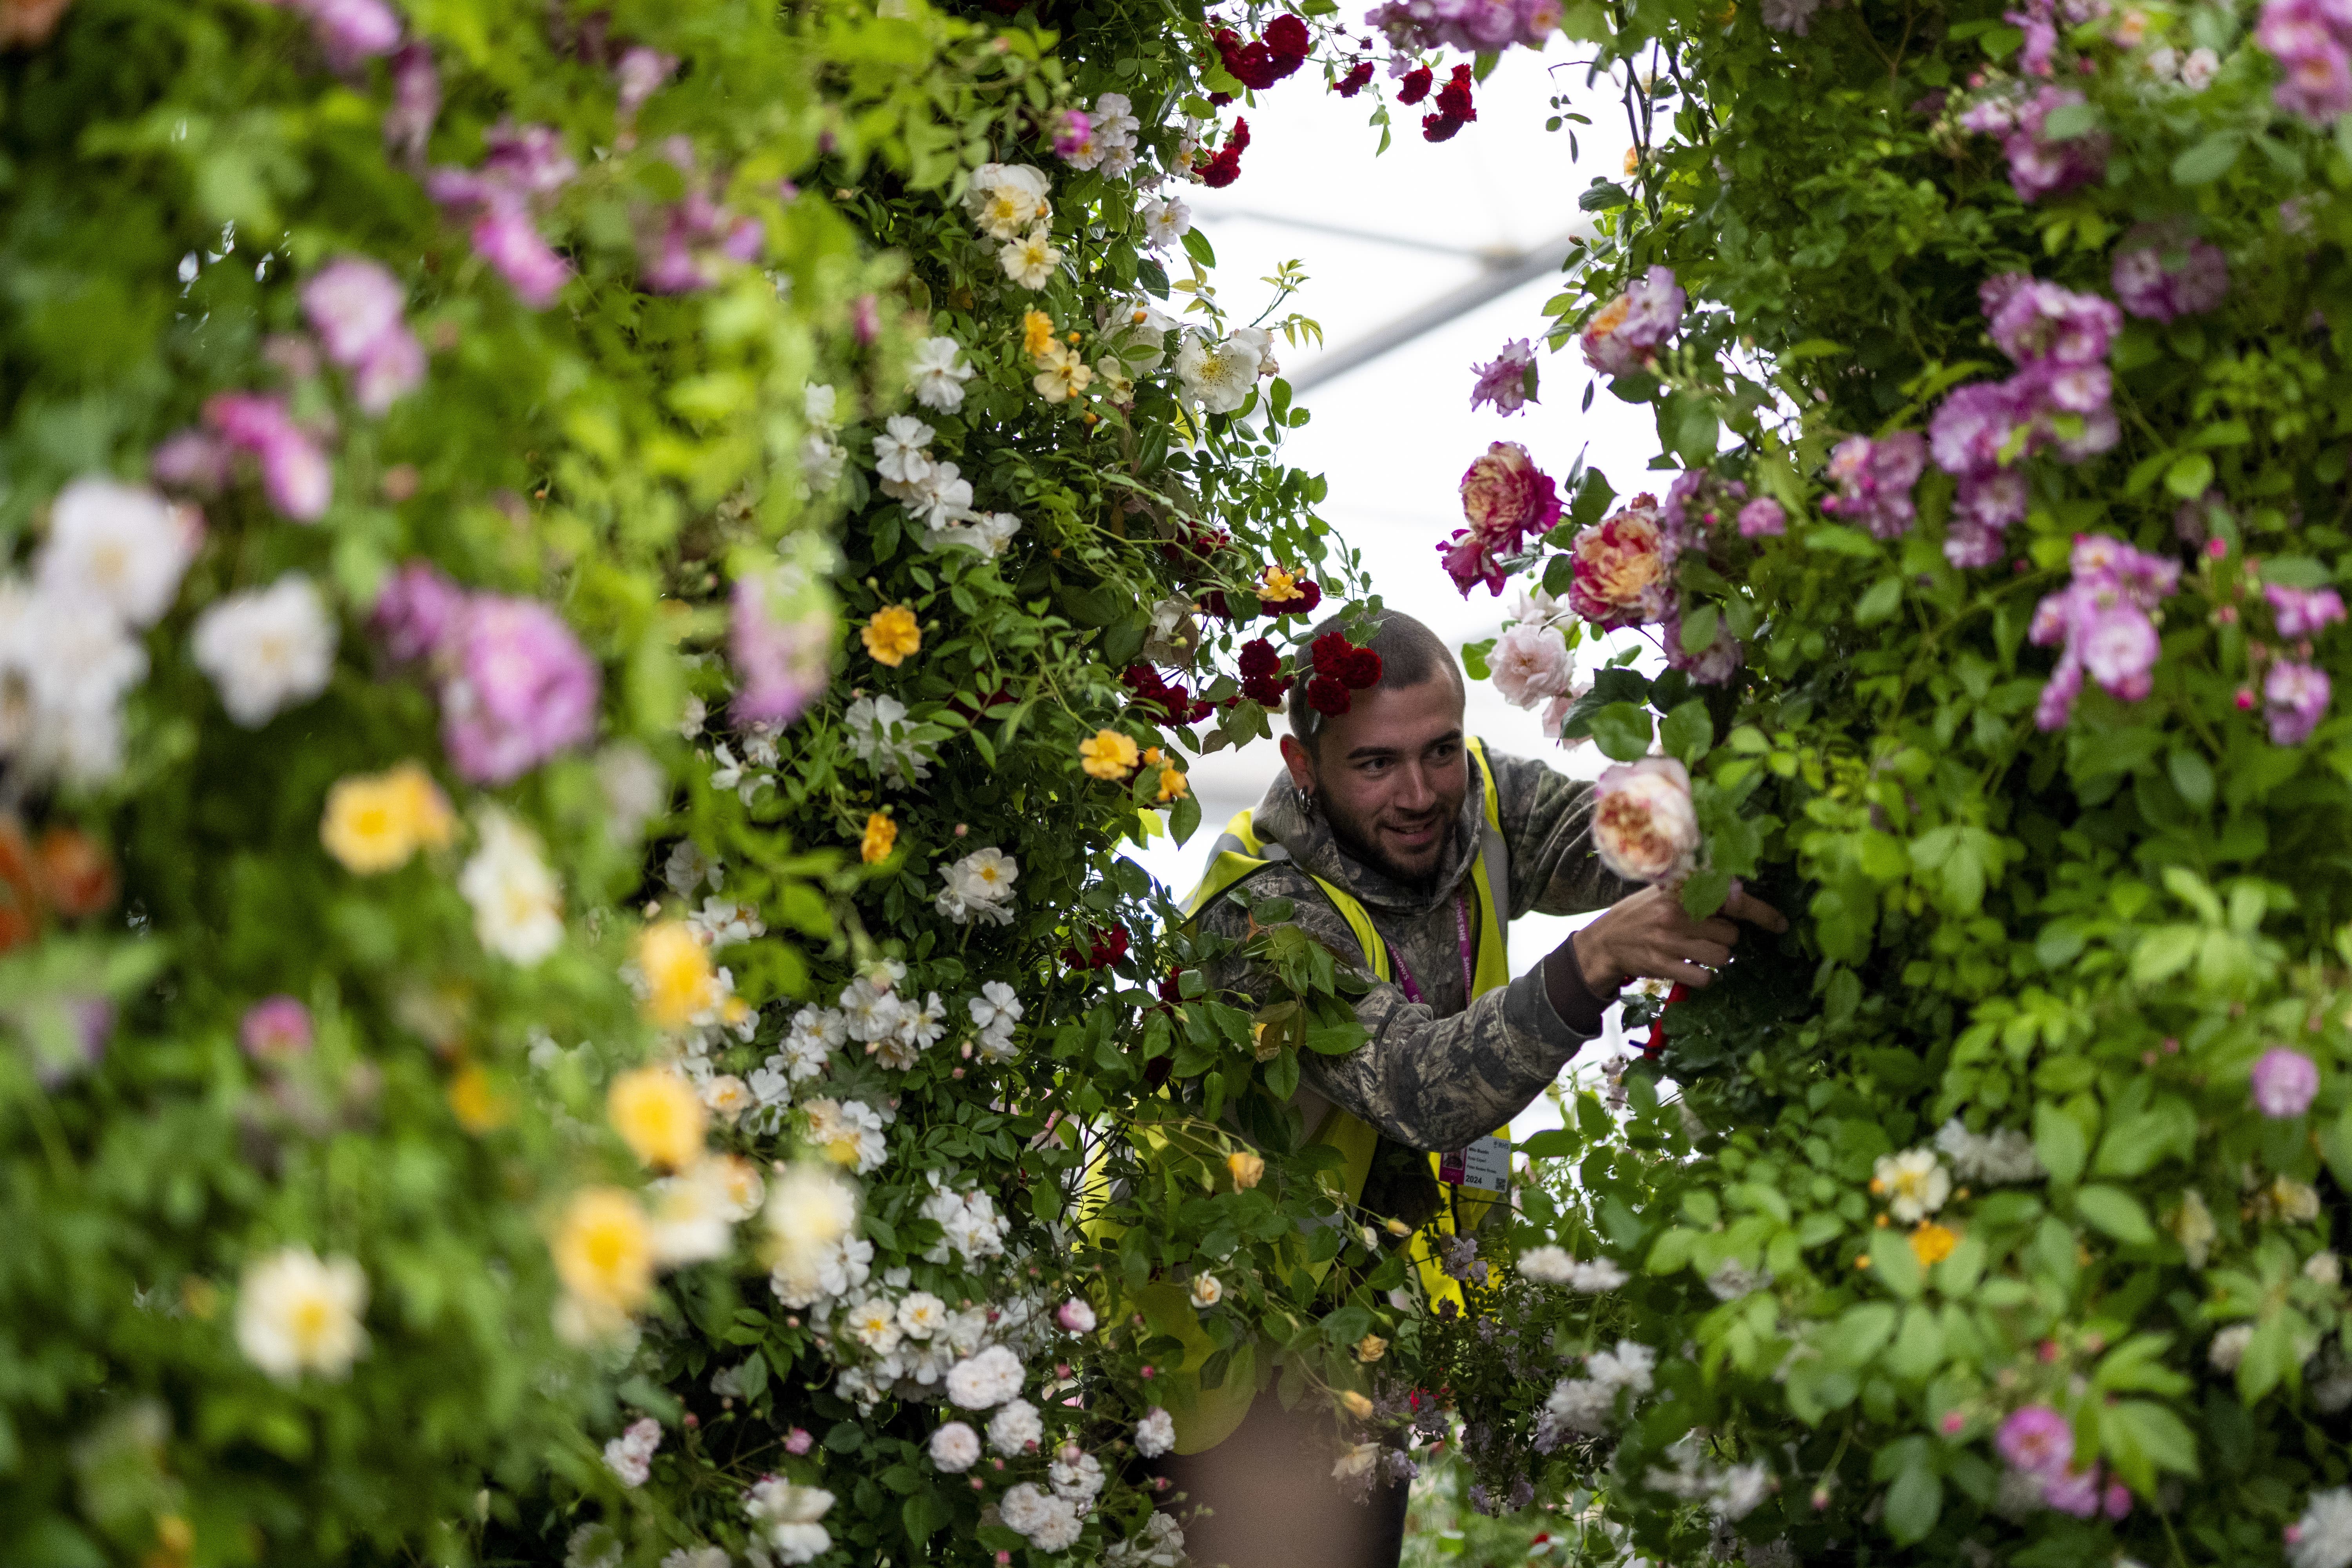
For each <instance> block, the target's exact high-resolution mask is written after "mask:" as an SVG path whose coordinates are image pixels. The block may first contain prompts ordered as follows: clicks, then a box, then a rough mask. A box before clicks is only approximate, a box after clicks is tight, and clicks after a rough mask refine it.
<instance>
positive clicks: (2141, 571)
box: [2029, 533, 2180, 730]
mask: <svg viewBox="0 0 2352 1568" xmlns="http://www.w3.org/2000/svg"><path fill="white" fill-rule="evenodd" d="M2071 565H2072V567H2073V571H2074V581H2073V582H2072V583H2070V584H2067V586H2065V587H2064V588H2062V589H2060V590H2059V591H2058V592H2057V593H2055V594H2052V595H2049V596H2048V597H2046V598H2044V599H2043V600H2042V603H2041V604H2040V605H2036V606H2035V607H2034V611H2033V626H2032V630H2031V632H2030V634H2029V635H2030V636H2031V637H2032V639H2033V641H2034V643H2035V645H2036V646H2038V647H2053V646H2059V645H2063V650H2064V651H2063V652H2062V653H2061V654H2060V655H2059V658H2058V668H2056V669H2054V670H2053V671H2051V673H2050V683H2049V684H2048V685H2047V686H2045V687H2043V688H2042V702H2041V705H2040V706H2039V707H2038V708H2037V709H2035V710H2034V714H2033V721H2034V722H2035V723H2036V724H2037V725H2039V726H2040V727H2041V728H2042V729H2044V730H2057V729H2063V727H2064V726H2065V723H2066V720H2067V718H2068V716H2069V715H2070V714H2072V713H2073V712H2074V699H2075V698H2076V697H2078V696H2080V695H2081V694H2082V690H2083V676H2084V672H2085V671H2087V672H2088V673H2089V674H2090V676H2091V679H2094V680H2096V681H2097V682H2098V683H2099V685H2100V687H2101V688H2102V689H2105V691H2107V692H2109V693H2110V694H2112V695H2114V696H2116V697H2119V698H2122V699H2123V700H2125V701H2126V702H2137V701H2138V700H2140V699H2141V698H2143V697H2146V696H2147V693H2148V689H2149V688H2150V686H2151V685H2152V683H2153V677H2152V672H2153V671H2154V670H2155V668H2156V658H2157V654H2158V650H2159V647H2160V645H2159V643H2158V638H2157V634H2156V622H2155V620H2154V618H2153V616H2151V614H2150V612H2152V611H2153V610H2155V608H2156V607H2157V606H2158V605H2160V604H2161V603H2163V602H2164V601H2165V600H2166V599H2168V598H2170V597H2171V596H2172V594H2173V591H2174V590H2175V589H2176V588H2178V587H2179V585H2180V563H2179V562H2177V561H2167V560H2166V559H2164V558H2163V557H2162V556H2160V555H2147V554H2143V553H2142V552H2139V551H2137V550H2134V549H2133V548H2132V547H2131V546H2130V545H2128V544H2126V543H2124V542H2122V541H2121V540H2118V539H2110V538H2108V537H2107V536H2105V534H2097V533H2078V534H2076V535H2075V536H2074V557H2073V560H2072V563H2071Z"/></svg>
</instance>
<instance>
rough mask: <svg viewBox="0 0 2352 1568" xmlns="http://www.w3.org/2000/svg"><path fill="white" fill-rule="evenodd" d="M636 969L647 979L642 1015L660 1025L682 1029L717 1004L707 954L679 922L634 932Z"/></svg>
mask: <svg viewBox="0 0 2352 1568" xmlns="http://www.w3.org/2000/svg"><path fill="white" fill-rule="evenodd" d="M637 970H638V972H639V973H642V974H643V975H644V976H645V979H646V995H645V1001H644V1003H643V1004H642V1005H643V1007H644V1010H645V1015H646V1017H647V1018H650V1019H651V1020H653V1022H654V1023H655V1024H656V1025H658V1026H660V1027H662V1028H665V1029H683V1028H685V1027H687V1026H688V1025H690V1024H692V1023H693V1022H694V1020H695V1019H696V1018H697V1017H698V1016H701V1015H702V1014H704V1013H707V1012H709V1010H710V1009H711V1008H713V1007H715V1006H717V1005H719V974H718V972H717V971H716V970H714V969H712V968H711V967H710V954H709V952H706V951H704V949H703V946H702V943H701V942H698V941H696V940H695V935H694V932H692V931H688V929H687V927H686V924H685V922H684V921H662V922H661V923H660V924H658V925H650V926H647V927H646V929H645V930H644V931H639V932H638V933H637Z"/></svg>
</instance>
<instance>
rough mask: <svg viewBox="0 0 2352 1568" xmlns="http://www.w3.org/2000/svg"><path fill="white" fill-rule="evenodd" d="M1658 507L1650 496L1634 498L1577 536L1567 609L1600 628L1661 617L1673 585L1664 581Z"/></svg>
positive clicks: (1638, 623)
mask: <svg viewBox="0 0 2352 1568" xmlns="http://www.w3.org/2000/svg"><path fill="white" fill-rule="evenodd" d="M1657 506H1658V503H1657V499H1656V498H1655V497H1654V496H1649V495H1638V496H1635V497H1634V498H1633V501H1632V502H1631V503H1630V504H1629V505H1627V506H1626V508H1625V509H1624V510H1622V511H1620V512H1617V513H1615V514H1613V515H1612V516H1609V517H1605V518H1603V519H1601V521H1599V522H1597V523H1594V524H1593V525H1592V526H1591V527H1590V528H1587V529H1584V530H1582V531H1580V532H1579V533H1578V534H1577V536H1576V542H1575V544H1574V545H1573V546H1572V547H1571V550H1572V553H1573V556H1574V562H1575V570H1576V574H1575V576H1574V578H1573V579H1572V580H1571V581H1570V584H1569V590H1568V605H1569V608H1570V609H1571V610H1574V611H1575V612H1576V613H1577V614H1578V615H1580V616H1583V617H1584V618H1585V619H1586V620H1588V621H1590V622H1591V623H1592V624H1593V625H1594V626H1601V627H1603V628H1608V627H1612V626H1643V625H1647V624H1648V623H1650V622H1653V621H1657V620H1663V619H1664V617H1665V614H1666V608H1667V605H1668V603H1669V598H1670V595H1671V594H1672V592H1673V585H1672V584H1670V583H1669V582H1668V581H1667V579H1666V563H1665V555H1664V546H1665V536H1664V530H1663V529H1662V528H1661V527H1660V525H1659V521H1658V512H1657Z"/></svg>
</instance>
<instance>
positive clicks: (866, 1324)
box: [810, 1268, 990, 1409]
mask: <svg viewBox="0 0 2352 1568" xmlns="http://www.w3.org/2000/svg"><path fill="white" fill-rule="evenodd" d="M908 1278H909V1276H908V1270H906V1269H904V1268H893V1269H890V1270H888V1271H887V1273H885V1274H884V1275H883V1277H882V1285H883V1289H881V1290H879V1291H877V1292H875V1293H873V1294H871V1295H868V1294H866V1293H864V1292H862V1291H859V1292H853V1293H851V1294H850V1295H849V1296H848V1297H846V1298H845V1299H844V1300H842V1301H841V1302H840V1303H839V1304H838V1305H837V1306H836V1304H835V1303H834V1302H831V1301H823V1302H819V1303H818V1305H817V1307H816V1310H814V1312H812V1313H811V1314H810V1317H811V1321H814V1322H815V1323H816V1324H817V1325H818V1326H819V1327H820V1328H824V1329H827V1330H829V1331H831V1332H832V1334H833V1344H832V1353H833V1357H834V1360H835V1363H837V1364H839V1365H841V1366H842V1367H843V1371H842V1373H841V1375H840V1378H839V1379H838V1381H837V1383H836V1384H835V1392H836V1393H838V1394H840V1395H841V1396H842V1397H843V1398H844V1399H847V1400H851V1401H853V1402H855V1403H856V1405H858V1406H859V1407H860V1408H861V1409H870V1408H872V1407H873V1405H876V1404H877V1402H879V1401H880V1400H881V1399H883V1398H884V1397H886V1396H887V1395H891V1394H896V1395H897V1396H898V1397H899V1398H901V1399H936V1398H938V1397H939V1396H940V1392H941V1387H942V1384H944V1382H945V1380H946V1379H947V1376H948V1374H949V1372H950V1369H951V1368H952V1367H954V1366H955V1365H956V1364H957V1363H958V1360H959V1358H961V1357H966V1356H969V1355H971V1352H974V1351H976V1350H978V1349H980V1348H981V1347H982V1345H983V1344H985V1343H986V1342H987V1340H988V1336H989V1330H990V1322H989V1311H988V1309H987V1308H986V1307H966V1308H964V1309H963V1310H961V1311H958V1310H954V1309H952V1308H950V1307H949V1305H948V1304H947V1303H946V1302H945V1301H942V1300H940V1298H939V1297H937V1296H935V1295H933V1294H931V1293H930V1292H929V1291H928V1290H908V1289H907V1286H908ZM893 1292H898V1294H893Z"/></svg>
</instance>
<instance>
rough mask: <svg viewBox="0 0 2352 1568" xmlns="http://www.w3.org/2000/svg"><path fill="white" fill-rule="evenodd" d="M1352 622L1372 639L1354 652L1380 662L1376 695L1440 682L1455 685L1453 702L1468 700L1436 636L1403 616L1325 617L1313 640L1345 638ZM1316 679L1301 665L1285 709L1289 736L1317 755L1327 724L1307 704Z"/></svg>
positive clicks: (1448, 653)
mask: <svg viewBox="0 0 2352 1568" xmlns="http://www.w3.org/2000/svg"><path fill="white" fill-rule="evenodd" d="M1350 622H1354V623H1356V626H1355V629H1356V630H1358V631H1361V630H1363V629H1364V627H1365V626H1366V625H1369V626H1370V633H1371V635H1370V637H1368V638H1367V639H1366V640H1365V641H1363V642H1362V643H1360V644H1359V645H1358V646H1359V647H1369V648H1370V649H1371V650H1372V651H1373V652H1374V653H1376V654H1379V655H1380V656H1381V679H1380V683H1379V686H1378V687H1376V688H1375V689H1391V688H1403V687H1407V686H1419V685H1420V684H1422V682H1423V681H1425V680H1434V679H1438V678H1439V677H1441V676H1442V677H1444V679H1446V680H1448V681H1450V682H1452V683H1453V686H1454V697H1455V699H1456V700H1466V699H1467V697H1468V695H1469V688H1468V686H1467V685H1466V684H1465V682H1464V681H1463V679H1462V666H1461V665H1460V664H1459V663H1457V662H1455V660H1454V650H1453V649H1452V648H1449V647H1446V646H1445V645H1444V643H1443V642H1441V641H1439V640H1438V637H1437V634H1436V633H1435V632H1433V631H1431V630H1430V629H1429V628H1428V627H1427V626H1423V625H1422V624H1421V623H1420V622H1419V621H1416V620H1414V619H1413V618H1412V616H1408V615H1406V614H1405V613H1404V612H1403V611H1402V610H1382V611H1381V613H1380V614H1379V615H1377V616H1367V615H1365V614H1363V613H1362V612H1361V611H1358V612H1356V613H1354V614H1352V615H1350V614H1349V613H1347V612H1345V611H1342V612H1341V613H1340V614H1339V615H1336V616H1326V617H1324V619H1323V620H1321V621H1320V622H1318V624H1317V625H1316V627H1315V631H1314V637H1322V636H1324V635H1326V634H1327V633H1330V632H1346V631H1348V630H1349V623H1350ZM1312 640H1313V639H1312V638H1309V641H1310V642H1311V641H1312ZM1314 673H1315V671H1314V668H1313V667H1312V666H1311V665H1309V664H1307V662H1306V661H1305V660H1304V659H1302V660H1300V662H1299V667H1298V674H1297V676H1296V677H1295V678H1294V679H1292V680H1291V683H1290V700H1289V701H1288V702H1287V703H1286V708H1287V709H1288V710H1289V714H1290V732H1291V733H1292V734H1293V735H1296V736H1297V737H1298V742H1299V744H1301V745H1303V746H1305V747H1306V748H1307V750H1308V751H1310V752H1312V751H1315V750H1317V749H1318V748H1317V742H1318V740H1319V739H1320V738H1321V736H1322V733H1323V729H1324V726H1325V725H1326V724H1328V722H1329V721H1328V720H1327V719H1325V718H1324V716H1323V715H1322V714H1320V713H1318V712H1317V711H1316V710H1315V708H1314V705H1313V704H1311V703H1309V702H1308V701H1307V679H1308V678H1309V677H1311V676H1313V675H1314Z"/></svg>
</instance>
